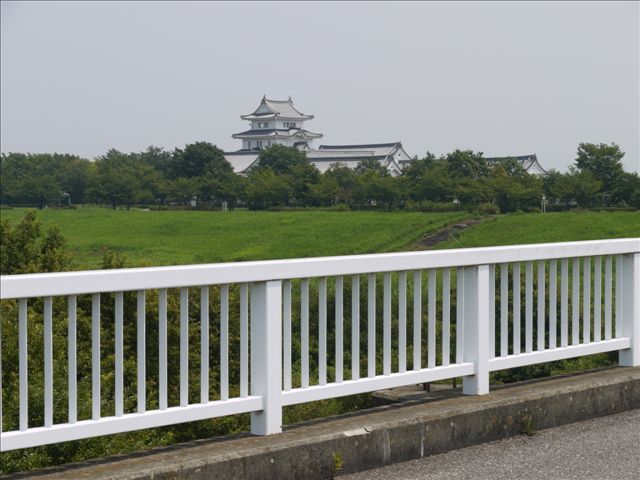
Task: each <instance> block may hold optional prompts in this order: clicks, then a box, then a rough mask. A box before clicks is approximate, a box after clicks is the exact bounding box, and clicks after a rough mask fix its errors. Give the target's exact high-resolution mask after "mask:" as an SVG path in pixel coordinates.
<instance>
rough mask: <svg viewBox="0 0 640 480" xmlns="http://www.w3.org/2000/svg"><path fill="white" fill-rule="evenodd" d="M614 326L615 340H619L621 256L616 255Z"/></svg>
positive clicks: (621, 314)
mask: <svg viewBox="0 0 640 480" xmlns="http://www.w3.org/2000/svg"><path fill="white" fill-rule="evenodd" d="M615 296H616V317H615V318H616V320H615V321H616V325H615V338H620V337H621V336H622V335H621V334H622V331H621V328H620V327H621V326H622V316H623V312H622V255H616V291H615Z"/></svg>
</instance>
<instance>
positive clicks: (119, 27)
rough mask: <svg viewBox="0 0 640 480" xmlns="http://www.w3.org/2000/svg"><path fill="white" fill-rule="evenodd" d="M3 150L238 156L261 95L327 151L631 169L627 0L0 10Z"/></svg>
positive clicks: (634, 121) (639, 106) (636, 38)
mask: <svg viewBox="0 0 640 480" xmlns="http://www.w3.org/2000/svg"><path fill="white" fill-rule="evenodd" d="M1 14H2V38H1V40H2V44H1V49H2V50H1V53H2V59H1V61H2V63H1V67H2V68H1V80H2V85H1V99H0V100H1V122H2V124H1V127H2V128H1V144H2V145H1V149H2V151H3V152H9V151H23V152H27V151H30V152H54V151H56V152H68V153H76V154H80V155H83V156H86V157H93V156H96V155H101V154H103V153H104V152H105V151H106V150H107V149H108V148H110V147H113V148H117V149H119V150H123V151H127V152H128V151H140V150H143V149H145V148H146V147H147V146H148V145H158V146H163V147H167V148H173V147H175V146H184V145H185V144H186V143H189V142H193V141H196V140H207V141H210V142H212V143H215V144H217V145H219V146H220V147H222V148H224V149H226V150H235V149H238V148H240V142H239V141H237V140H233V139H232V138H231V134H232V133H235V132H239V131H242V130H243V129H246V125H245V122H243V121H242V120H240V118H239V116H240V115H241V114H245V113H250V112H251V111H253V109H254V108H255V107H256V106H257V104H258V103H259V100H260V98H261V97H262V95H263V94H267V96H269V97H271V98H276V99H278V98H285V99H286V98H287V97H288V96H289V95H291V97H292V98H293V100H294V102H295V105H296V106H297V107H298V108H299V109H300V110H302V111H303V112H304V113H310V114H313V115H315V116H316V118H315V119H314V120H313V121H311V122H309V129H310V130H313V131H317V132H321V133H324V135H325V137H324V138H323V139H322V140H321V141H322V142H323V143H333V144H342V143H370V142H388V141H395V140H401V141H402V142H403V144H404V146H405V148H406V150H407V151H408V152H409V153H410V154H418V155H423V154H424V152H425V151H426V150H430V151H432V152H434V153H436V154H441V153H445V152H448V151H451V150H453V149H455V148H471V149H474V150H479V151H483V152H484V153H485V155H487V156H495V155H513V154H528V153H534V152H535V153H537V154H538V157H539V159H540V161H541V163H542V165H543V166H545V167H547V168H558V169H561V170H564V169H565V168H566V167H567V165H568V164H570V163H571V162H572V161H573V159H574V157H575V151H576V147H577V144H578V142H580V141H588V142H612V141H614V142H616V143H618V144H619V145H620V146H621V147H622V149H623V150H624V151H625V152H626V154H627V155H626V157H625V160H624V162H625V167H626V168H627V169H630V170H631V169H632V170H636V171H637V170H640V156H639V150H640V148H639V143H640V139H639V136H640V134H639V131H640V120H639V110H640V97H639V76H640V68H639V62H640V32H639V30H640V27H639V23H640V12H639V4H638V3H637V2H622V3H595V2H586V3H579V2H568V3H553V2H540V3H520V2H518V3H516V2H513V3H506V2H496V3H480V2H477V3H475V2H474V3H462V2H460V3H447V4H444V3H399V2H395V3H346V4H345V3H337V2H336V3H313V4H312V3H304V4H302V3H297V4H296V3H289V2H287V3H204V2H193V3H187V2H181V3H169V2H157V3H155V2H140V3H131V2H115V3H107V2H105V3H97V2H86V3H80V2H77V3H76V2H68V3H64V2H61V3H58V2H55V3H54V2H41V3H28V2H4V1H3V2H2V12H1Z"/></svg>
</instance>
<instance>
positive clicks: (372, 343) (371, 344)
mask: <svg viewBox="0 0 640 480" xmlns="http://www.w3.org/2000/svg"><path fill="white" fill-rule="evenodd" d="M367 287H368V292H367V293H368V298H367V300H368V305H367V307H368V308H367V317H368V318H367V329H368V332H367V333H368V335H367V340H368V345H367V375H368V376H369V377H375V376H376V274H375V273H370V274H369V275H368V285H367Z"/></svg>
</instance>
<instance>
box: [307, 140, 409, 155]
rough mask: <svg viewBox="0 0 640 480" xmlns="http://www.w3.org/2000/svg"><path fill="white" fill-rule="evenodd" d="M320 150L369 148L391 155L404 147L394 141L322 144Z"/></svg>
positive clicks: (374, 152)
mask: <svg viewBox="0 0 640 480" xmlns="http://www.w3.org/2000/svg"><path fill="white" fill-rule="evenodd" d="M318 148H319V149H320V150H343V151H348V150H367V151H372V152H373V154H374V155H391V154H392V153H394V152H395V150H396V149H398V148H402V144H401V143H400V142H393V143H367V144H363V145H320V147H318Z"/></svg>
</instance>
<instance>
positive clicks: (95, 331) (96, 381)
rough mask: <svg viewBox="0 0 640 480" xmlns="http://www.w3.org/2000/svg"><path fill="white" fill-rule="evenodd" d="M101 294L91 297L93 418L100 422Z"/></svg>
mask: <svg viewBox="0 0 640 480" xmlns="http://www.w3.org/2000/svg"><path fill="white" fill-rule="evenodd" d="M100 396H101V395H100V294H99V293H94V294H93V295H92V296H91V418H93V419H94V420H98V419H99V418H100V414H101V411H100V410H101V408H100V403H101V401H100Z"/></svg>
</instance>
